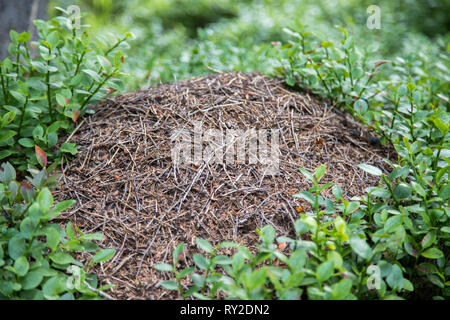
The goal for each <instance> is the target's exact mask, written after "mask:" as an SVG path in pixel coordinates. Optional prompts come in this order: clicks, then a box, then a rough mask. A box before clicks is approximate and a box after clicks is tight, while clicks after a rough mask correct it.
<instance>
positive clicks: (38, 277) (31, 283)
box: [22, 270, 44, 290]
mask: <svg viewBox="0 0 450 320" xmlns="http://www.w3.org/2000/svg"><path fill="white" fill-rule="evenodd" d="M43 278H44V276H43V274H42V272H40V271H37V270H36V271H30V272H29V273H27V275H26V276H25V278H23V280H22V289H23V290H31V289H34V288H36V287H37V286H38V285H40V284H41V282H42V279H43Z"/></svg>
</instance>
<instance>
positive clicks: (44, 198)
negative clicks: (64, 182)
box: [38, 188, 53, 213]
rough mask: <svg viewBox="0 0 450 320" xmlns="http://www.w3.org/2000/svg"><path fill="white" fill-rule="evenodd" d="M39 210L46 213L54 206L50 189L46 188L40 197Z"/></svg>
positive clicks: (40, 193)
mask: <svg viewBox="0 0 450 320" xmlns="http://www.w3.org/2000/svg"><path fill="white" fill-rule="evenodd" d="M38 203H39V208H41V210H42V211H43V212H44V213H46V212H47V211H48V210H50V207H51V206H52V204H53V196H52V194H51V192H50V190H49V189H48V188H44V189H42V190H41V192H39V195H38Z"/></svg>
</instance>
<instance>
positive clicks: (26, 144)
mask: <svg viewBox="0 0 450 320" xmlns="http://www.w3.org/2000/svg"><path fill="white" fill-rule="evenodd" d="M19 144H20V145H21V146H23V147H25V148H33V147H34V141H33V140H31V139H29V138H21V139H19Z"/></svg>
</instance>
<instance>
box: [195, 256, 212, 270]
mask: <svg viewBox="0 0 450 320" xmlns="http://www.w3.org/2000/svg"><path fill="white" fill-rule="evenodd" d="M192 258H193V260H194V263H195V265H196V266H197V267H198V268H200V269H203V270H206V269H208V267H209V260H208V259H206V258H205V257H204V256H203V255H201V254H194V255H193V256H192Z"/></svg>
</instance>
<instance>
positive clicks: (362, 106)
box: [353, 99, 368, 115]
mask: <svg viewBox="0 0 450 320" xmlns="http://www.w3.org/2000/svg"><path fill="white" fill-rule="evenodd" d="M353 107H354V109H355V110H356V112H358V113H359V114H360V115H364V114H365V113H366V112H367V109H368V105H367V102H366V101H364V100H362V99H359V100H358V101H356V102H355V104H354V105H353Z"/></svg>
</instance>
